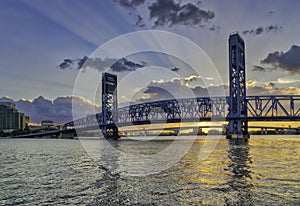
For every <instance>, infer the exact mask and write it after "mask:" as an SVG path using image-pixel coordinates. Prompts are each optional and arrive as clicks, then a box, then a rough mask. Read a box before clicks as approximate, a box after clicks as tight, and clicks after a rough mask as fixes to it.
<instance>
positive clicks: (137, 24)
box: [135, 14, 145, 27]
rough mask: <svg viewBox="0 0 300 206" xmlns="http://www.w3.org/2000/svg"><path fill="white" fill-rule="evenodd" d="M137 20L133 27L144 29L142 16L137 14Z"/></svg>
mask: <svg viewBox="0 0 300 206" xmlns="http://www.w3.org/2000/svg"><path fill="white" fill-rule="evenodd" d="M137 18H138V20H137V21H136V23H135V26H137V27H144V26H145V23H144V20H143V18H142V16H141V15H139V14H138V15H137Z"/></svg>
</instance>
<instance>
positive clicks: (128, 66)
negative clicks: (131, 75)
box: [111, 58, 144, 72]
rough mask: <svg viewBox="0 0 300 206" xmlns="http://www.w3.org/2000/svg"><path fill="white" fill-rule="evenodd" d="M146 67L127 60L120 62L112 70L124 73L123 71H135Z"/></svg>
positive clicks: (123, 59)
mask: <svg viewBox="0 0 300 206" xmlns="http://www.w3.org/2000/svg"><path fill="white" fill-rule="evenodd" d="M142 67H144V65H143V64H138V63H134V62H132V61H129V60H127V59H125V58H122V59H120V60H118V61H117V62H116V63H114V64H113V65H112V66H111V69H112V70H113V71H114V72H123V71H135V70H136V69H139V68H142Z"/></svg>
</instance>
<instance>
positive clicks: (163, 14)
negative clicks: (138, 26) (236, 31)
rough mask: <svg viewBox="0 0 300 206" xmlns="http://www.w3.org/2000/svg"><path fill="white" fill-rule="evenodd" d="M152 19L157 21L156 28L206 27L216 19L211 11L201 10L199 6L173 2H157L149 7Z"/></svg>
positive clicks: (167, 0) (162, 0) (158, 0)
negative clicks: (176, 26)
mask: <svg viewBox="0 0 300 206" xmlns="http://www.w3.org/2000/svg"><path fill="white" fill-rule="evenodd" d="M148 9H149V11H150V19H155V21H154V26H155V27H156V26H164V25H167V26H169V27H172V26H173V25H186V26H199V27H204V26H205V24H206V23H207V22H209V20H212V19H213V18H214V17H215V13H214V12H213V11H210V10H204V9H200V8H199V4H197V5H195V4H192V3H186V4H179V3H175V2H174V1H173V0H156V1H155V2H153V3H152V4H150V5H149V6H148Z"/></svg>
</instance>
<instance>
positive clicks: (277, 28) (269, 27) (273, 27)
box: [265, 25, 282, 32]
mask: <svg viewBox="0 0 300 206" xmlns="http://www.w3.org/2000/svg"><path fill="white" fill-rule="evenodd" d="M281 29H282V26H277V25H270V26H268V27H266V29H265V30H266V31H267V32H270V31H275V32H276V31H280V30H281Z"/></svg>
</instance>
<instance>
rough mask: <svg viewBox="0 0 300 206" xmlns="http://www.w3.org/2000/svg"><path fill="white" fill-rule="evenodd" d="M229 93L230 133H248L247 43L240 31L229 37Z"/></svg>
mask: <svg viewBox="0 0 300 206" xmlns="http://www.w3.org/2000/svg"><path fill="white" fill-rule="evenodd" d="M229 95H230V96H229V116H230V117H232V118H233V119H231V120H229V130H228V134H239V135H242V134H248V123H247V120H245V119H244V117H247V102H246V68H245V43H244V40H243V39H242V38H241V37H240V35H239V34H238V33H235V34H232V35H230V37H229Z"/></svg>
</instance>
